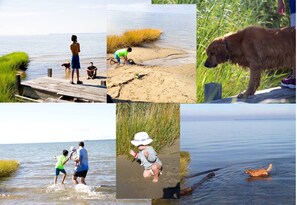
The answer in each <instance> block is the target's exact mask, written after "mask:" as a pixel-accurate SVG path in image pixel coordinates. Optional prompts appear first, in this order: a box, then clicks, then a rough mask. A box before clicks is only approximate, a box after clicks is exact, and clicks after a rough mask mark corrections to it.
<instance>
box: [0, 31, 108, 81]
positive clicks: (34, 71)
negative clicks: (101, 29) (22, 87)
mask: <svg viewBox="0 0 297 205" xmlns="http://www.w3.org/2000/svg"><path fill="white" fill-rule="evenodd" d="M71 35H72V34H50V35H23V36H0V45H1V46H0V56H2V55H5V54H8V53H11V52H15V51H24V52H26V53H28V55H29V58H30V63H29V66H28V70H27V71H26V75H27V76H26V79H27V80H29V79H34V78H38V77H44V76H47V69H48V68H52V69H53V77H57V78H65V72H64V71H65V70H64V67H62V66H61V64H63V63H64V62H68V61H70V60H71V51H70V47H69V46H70V44H71V41H70V38H71ZM77 37H78V42H79V43H80V46H81V53H80V61H81V72H85V69H86V68H87V67H88V66H89V63H90V62H91V61H92V62H93V63H94V65H95V66H96V67H97V68H98V70H99V71H105V70H106V33H99V34H77ZM81 75H82V74H81ZM83 75H84V73H83Z"/></svg>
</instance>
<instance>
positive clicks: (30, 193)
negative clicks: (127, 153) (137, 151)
mask: <svg viewBox="0 0 297 205" xmlns="http://www.w3.org/2000/svg"><path fill="white" fill-rule="evenodd" d="M77 144H78V143H77V142H67V143H42V144H15V145H0V156H1V159H16V160H18V161H19V162H20V168H19V169H18V171H17V172H16V173H15V174H14V175H13V176H11V177H9V178H5V179H4V180H1V181H0V204H2V203H5V204H30V205H31V204H44V203H45V202H46V204H98V203H100V204H114V203H115V204H124V203H125V202H123V201H116V199H115V183H116V182H115V180H116V177H115V140H101V141H86V142H85V148H86V149H87V150H88V154H89V167H90V169H89V172H88V175H87V177H86V182H87V186H84V185H76V186H74V185H72V182H71V176H72V174H73V168H74V164H73V162H67V164H66V165H65V170H66V172H67V173H68V176H67V178H66V185H56V186H55V185H53V178H54V175H55V174H54V173H55V172H54V168H55V164H56V160H55V159H53V156H54V155H60V153H61V151H62V150H63V149H69V147H70V146H76V147H77ZM58 182H61V175H60V176H59V179H58ZM104 185H105V187H104ZM116 202H118V203H116ZM145 203H147V202H143V201H142V202H140V204H145ZM128 204H138V203H135V202H129V203H128Z"/></svg>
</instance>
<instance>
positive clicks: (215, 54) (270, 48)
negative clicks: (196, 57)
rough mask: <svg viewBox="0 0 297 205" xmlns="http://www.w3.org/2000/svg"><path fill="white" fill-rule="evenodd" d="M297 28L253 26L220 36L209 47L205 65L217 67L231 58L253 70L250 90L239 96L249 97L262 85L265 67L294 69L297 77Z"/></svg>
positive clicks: (232, 60) (230, 60) (235, 62)
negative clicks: (296, 69)
mask: <svg viewBox="0 0 297 205" xmlns="http://www.w3.org/2000/svg"><path fill="white" fill-rule="evenodd" d="M295 36H296V29H295V28H293V27H286V28H282V29H267V28H262V27H256V26H251V27H247V28H245V29H243V30H241V31H238V32H236V33H231V34H227V35H225V36H223V37H220V38H216V39H215V40H214V41H213V42H211V44H210V45H209V46H208V48H207V49H206V53H207V56H208V58H207V60H206V61H205V64H204V66H205V67H208V68H213V67H216V66H217V65H218V64H220V63H224V62H227V61H229V62H230V63H233V64H238V65H240V66H242V67H248V68H249V69H250V81H249V85H248V89H247V90H246V91H245V92H244V93H241V94H239V95H238V97H239V98H247V97H248V96H250V95H253V94H254V93H255V92H256V90H257V88H258V87H259V85H260V79H261V71H262V70H264V69H280V68H290V69H292V70H293V76H296V74H295V68H296V50H295V45H296V37H295Z"/></svg>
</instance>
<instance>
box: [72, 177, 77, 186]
mask: <svg viewBox="0 0 297 205" xmlns="http://www.w3.org/2000/svg"><path fill="white" fill-rule="evenodd" d="M72 182H73V184H78V181H77V177H76V176H72Z"/></svg>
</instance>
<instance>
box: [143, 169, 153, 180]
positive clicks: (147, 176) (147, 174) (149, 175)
mask: <svg viewBox="0 0 297 205" xmlns="http://www.w3.org/2000/svg"><path fill="white" fill-rule="evenodd" d="M151 176H152V172H151V170H144V171H143V177H144V178H149V177H151Z"/></svg>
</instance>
